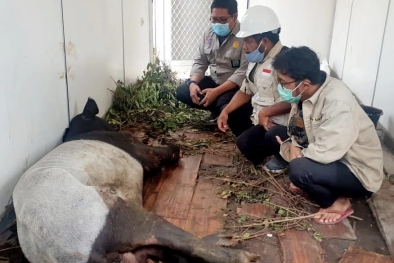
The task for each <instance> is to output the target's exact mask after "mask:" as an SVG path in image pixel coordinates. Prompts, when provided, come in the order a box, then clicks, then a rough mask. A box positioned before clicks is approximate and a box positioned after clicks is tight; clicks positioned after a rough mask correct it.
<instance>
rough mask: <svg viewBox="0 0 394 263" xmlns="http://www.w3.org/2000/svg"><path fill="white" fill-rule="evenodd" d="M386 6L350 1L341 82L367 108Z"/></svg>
mask: <svg viewBox="0 0 394 263" xmlns="http://www.w3.org/2000/svg"><path fill="white" fill-rule="evenodd" d="M346 1H348V0H346ZM388 3H389V0H380V1H376V2H373V3H372V2H370V1H364V0H357V1H354V2H353V8H352V13H351V19H350V28H349V33H348V34H349V35H348V42H347V47H346V54H345V64H344V68H343V75H342V80H343V81H344V82H345V83H346V84H347V85H348V86H349V87H350V88H351V90H352V91H353V93H354V94H355V95H356V96H357V98H358V99H359V100H360V101H361V102H362V103H363V104H366V105H371V104H372V98H373V94H374V89H375V83H376V77H377V72H378V67H379V60H380V51H381V47H382V39H383V34H384V26H385V23H386V17H387V8H388Z"/></svg>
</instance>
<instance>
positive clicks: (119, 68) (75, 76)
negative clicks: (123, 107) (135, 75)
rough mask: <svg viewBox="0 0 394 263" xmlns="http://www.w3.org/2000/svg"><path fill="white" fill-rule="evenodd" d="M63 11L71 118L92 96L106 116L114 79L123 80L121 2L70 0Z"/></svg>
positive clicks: (65, 3)
mask: <svg viewBox="0 0 394 263" xmlns="http://www.w3.org/2000/svg"><path fill="white" fill-rule="evenodd" d="M63 14H64V30H65V39H66V55H67V74H68V89H69V98H70V115H71V118H72V117H74V116H75V115H77V114H79V113H80V112H81V111H82V110H83V107H84V106H85V103H86V100H87V98H88V97H89V96H90V97H92V98H93V99H95V100H96V102H97V104H98V105H99V108H100V113H99V116H103V114H105V112H106V110H107V109H108V108H109V107H110V105H111V93H110V91H109V89H114V88H115V86H116V85H115V83H114V81H113V80H112V78H113V79H114V80H115V81H117V80H119V79H120V80H122V81H124V75H123V44H122V42H123V36H122V1H121V0H115V1H108V0H84V1H79V0H67V1H63ZM111 77H112V78H111Z"/></svg>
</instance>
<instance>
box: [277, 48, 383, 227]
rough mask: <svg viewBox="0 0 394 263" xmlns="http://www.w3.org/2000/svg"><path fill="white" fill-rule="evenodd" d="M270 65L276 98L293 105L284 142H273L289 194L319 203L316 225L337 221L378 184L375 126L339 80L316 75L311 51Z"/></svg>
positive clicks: (302, 50)
mask: <svg viewBox="0 0 394 263" xmlns="http://www.w3.org/2000/svg"><path fill="white" fill-rule="evenodd" d="M273 67H274V69H276V70H277V72H278V80H279V83H280V84H279V86H278V91H279V94H280V95H281V96H282V98H283V100H284V101H287V102H289V103H292V109H291V112H290V118H289V123H288V130H287V131H288V135H289V138H288V139H285V140H283V138H277V140H278V145H279V144H280V148H281V150H280V153H281V155H282V156H283V158H284V159H285V160H286V161H288V162H289V177H290V180H291V182H292V185H291V186H290V190H291V191H294V192H297V193H306V194H308V195H309V196H311V197H312V198H313V199H314V200H315V201H316V202H317V204H318V205H320V207H321V209H320V211H319V213H318V214H317V215H316V217H315V220H316V222H318V223H320V224H335V223H337V222H340V221H341V220H343V219H344V218H346V217H347V216H349V215H350V214H352V213H353V212H354V211H353V209H352V208H351V203H350V200H349V198H363V197H370V196H371V195H372V193H373V192H376V191H378V190H379V188H380V186H381V184H382V181H383V178H384V174H383V153H382V148H381V144H380V140H379V138H378V135H377V133H376V130H375V127H374V124H373V122H372V121H371V119H370V118H369V117H368V115H367V114H366V113H365V111H364V110H363V109H362V108H361V107H360V105H359V104H358V102H357V100H356V99H355V97H354V96H353V94H352V93H351V92H350V90H349V89H348V88H347V86H346V85H345V84H344V83H343V82H342V81H341V80H338V79H334V78H331V77H330V76H327V75H326V73H325V72H323V71H320V65H319V59H318V57H317V55H316V53H315V52H313V51H312V50H311V49H309V48H307V47H299V48H291V49H289V50H287V51H284V52H283V53H281V54H279V55H278V56H277V57H276V59H275V61H274V62H273ZM284 129H285V128H284ZM272 139H273V138H272Z"/></svg>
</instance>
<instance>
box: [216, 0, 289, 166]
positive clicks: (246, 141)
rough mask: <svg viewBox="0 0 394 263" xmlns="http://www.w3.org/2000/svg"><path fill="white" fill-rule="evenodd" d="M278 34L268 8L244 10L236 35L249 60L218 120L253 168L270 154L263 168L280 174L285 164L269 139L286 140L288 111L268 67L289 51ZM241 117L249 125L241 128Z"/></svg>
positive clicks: (273, 15)
mask: <svg viewBox="0 0 394 263" xmlns="http://www.w3.org/2000/svg"><path fill="white" fill-rule="evenodd" d="M279 33H280V24H279V20H278V18H277V16H276V14H275V12H274V11H273V10H272V9H271V8H269V7H266V6H253V7H251V8H249V9H248V10H247V12H246V14H245V16H244V17H243V18H242V21H241V30H240V32H239V33H238V34H237V37H239V38H244V44H243V48H244V50H245V53H246V58H247V60H248V61H249V66H248V70H247V72H246V78H245V80H244V81H243V84H242V86H241V88H240V90H239V91H238V92H237V93H236V94H235V96H234V97H233V99H232V100H231V102H230V103H229V104H228V105H227V106H226V107H225V108H224V109H223V111H222V113H221V115H220V116H219V118H218V121H217V123H218V127H219V129H220V130H221V131H223V132H225V131H227V130H228V129H231V130H232V132H233V133H234V134H235V135H236V136H237V146H238V148H239V150H240V151H241V153H242V154H243V155H244V156H245V157H246V158H247V159H249V160H250V161H251V162H253V163H254V164H255V165H258V164H260V163H262V162H263V161H264V159H265V158H267V157H270V156H272V155H273V157H272V158H271V160H269V161H268V163H267V164H266V165H265V169H267V170H269V171H270V172H276V173H278V172H281V171H283V170H284V169H285V168H286V167H287V162H285V161H284V160H283V158H282V157H281V156H280V155H279V150H280V145H279V143H278V142H277V141H276V140H275V139H274V140H272V139H269V138H275V136H271V135H270V134H273V135H278V136H279V137H281V138H284V139H285V138H287V134H286V129H284V132H283V126H287V122H288V117H289V115H288V113H289V112H290V108H291V107H290V104H289V103H286V102H284V101H283V100H282V98H281V97H280V95H279V93H278V90H277V87H278V81H277V73H276V71H275V70H274V69H273V67H272V65H271V63H272V61H273V58H274V57H275V56H276V55H278V54H279V53H280V52H281V51H282V50H286V49H288V48H287V47H285V46H283V45H282V43H281V42H280V40H279ZM240 115H243V118H244V119H248V120H249V125H248V126H245V125H243V127H240V125H239V119H240ZM280 128H282V129H280Z"/></svg>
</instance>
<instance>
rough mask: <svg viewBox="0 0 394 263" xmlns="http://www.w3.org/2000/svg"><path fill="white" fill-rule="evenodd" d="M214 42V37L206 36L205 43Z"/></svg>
mask: <svg viewBox="0 0 394 263" xmlns="http://www.w3.org/2000/svg"><path fill="white" fill-rule="evenodd" d="M212 42H213V39H212V37H206V38H205V43H207V44H211V43H212Z"/></svg>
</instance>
